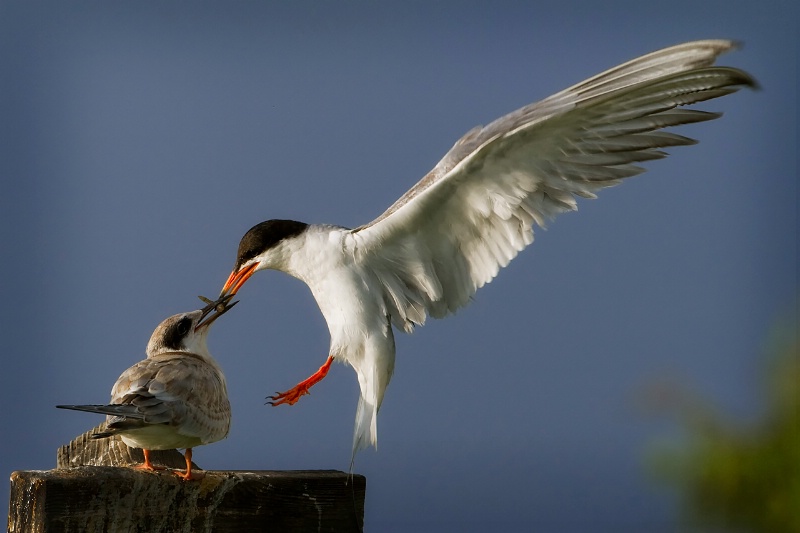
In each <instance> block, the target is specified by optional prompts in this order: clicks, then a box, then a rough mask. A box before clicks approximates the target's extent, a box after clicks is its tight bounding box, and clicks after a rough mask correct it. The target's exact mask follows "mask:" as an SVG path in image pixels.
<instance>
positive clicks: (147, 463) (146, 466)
mask: <svg viewBox="0 0 800 533" xmlns="http://www.w3.org/2000/svg"><path fill="white" fill-rule="evenodd" d="M142 453H143V454H144V462H143V463H142V464H140V465H136V466H135V467H134V468H136V469H138V470H148V471H150V472H155V471H156V470H165V468H164V467H163V466H156V465H154V464H153V463H151V462H150V450H144V449H143V450H142Z"/></svg>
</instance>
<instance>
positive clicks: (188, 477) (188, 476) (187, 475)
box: [172, 470, 206, 481]
mask: <svg viewBox="0 0 800 533" xmlns="http://www.w3.org/2000/svg"><path fill="white" fill-rule="evenodd" d="M172 473H173V474H175V475H176V476H177V477H179V478H181V479H182V480H183V481H197V480H200V479H203V478H204V477H206V474H205V472H195V471H194V470H192V471H191V472H181V471H180V470H173V471H172Z"/></svg>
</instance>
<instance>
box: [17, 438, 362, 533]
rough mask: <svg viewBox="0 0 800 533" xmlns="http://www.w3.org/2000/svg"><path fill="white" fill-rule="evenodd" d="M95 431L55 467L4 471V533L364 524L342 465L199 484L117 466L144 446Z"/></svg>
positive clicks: (177, 457) (356, 479) (173, 457)
mask: <svg viewBox="0 0 800 533" xmlns="http://www.w3.org/2000/svg"><path fill="white" fill-rule="evenodd" d="M94 431H95V430H91V431H89V432H87V433H85V434H84V435H81V436H80V437H78V438H76V439H75V440H74V441H72V442H71V443H70V444H68V445H66V446H63V447H61V448H60V449H59V451H58V465H59V468H57V469H55V470H48V471H21V472H14V473H13V474H12V475H11V501H10V510H9V516H8V531H9V532H10V533H11V532H13V533H17V532H25V533H51V532H66V531H80V532H86V533H99V532H109V533H117V532H142V533H145V532H146V533H161V532H164V533H167V532H168V533H173V532H196V531H209V532H221V533H222V532H242V531H361V529H362V527H363V520H364V496H365V491H366V479H365V478H364V477H363V476H360V475H348V474H346V473H344V472H339V471H254V472H249V471H205V472H204V473H205V476H204V477H203V478H202V479H200V480H197V481H183V480H181V479H179V478H177V477H176V476H175V475H173V474H172V473H171V472H170V471H169V470H165V471H159V472H145V471H141V470H135V469H133V468H125V467H122V468H121V467H120V466H119V465H131V464H136V463H140V462H141V457H142V456H141V450H130V451H129V450H128V448H127V446H125V444H124V443H122V442H120V441H117V442H116V443H114V442H109V441H108V440H107V439H106V440H103V441H98V440H90V439H89V438H88V436H89V434H91V433H92V432H94ZM104 442H105V445H103V443H104ZM137 452H138V457H137ZM154 459H155V461H154V462H159V463H161V464H164V465H165V466H172V467H176V468H183V467H185V462H184V460H183V455H182V454H180V453H179V452H177V451H176V450H169V451H168V452H162V453H161V454H159V455H158V456H155V454H154ZM86 465H90V466H86ZM98 465H100V466H98ZM108 465H113V466H108Z"/></svg>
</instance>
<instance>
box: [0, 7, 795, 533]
mask: <svg viewBox="0 0 800 533" xmlns="http://www.w3.org/2000/svg"><path fill="white" fill-rule="evenodd" d="M288 4H289V3H288V2H286V3H269V2H233V3H227V2H226V3H222V2H219V3H212V2H201V3H192V4H189V3H177V2H175V3H165V2H136V3H134V2H126V3H117V2H69V3H67V2H21V1H3V2H0V67H1V68H2V72H3V75H2V77H0V94H2V98H0V112H2V121H0V136H2V137H0V154H2V157H0V161H2V172H1V174H2V180H1V181H0V184H1V185H0V187H1V189H0V190H1V191H2V192H1V193H0V208H1V210H0V217H2V225H0V239H2V246H3V252H4V253H3V254H2V257H1V258H0V274H1V275H2V279H3V280H4V281H3V292H4V293H5V294H6V296H7V298H8V300H7V301H6V302H5V304H4V305H3V306H2V310H1V311H0V316H1V317H2V320H0V324H2V326H1V327H2V333H3V339H4V340H5V343H6V347H5V354H4V359H3V361H4V363H3V378H2V380H3V386H2V387H0V401H2V404H3V405H4V406H5V408H4V409H2V411H0V419H1V420H2V432H0V452H1V453H0V465H1V466H0V472H2V473H5V475H9V474H10V473H11V472H12V471H13V470H28V469H49V468H52V467H54V466H55V453H56V449H57V447H58V446H59V445H61V444H64V443H66V442H68V441H69V440H70V439H71V438H73V437H74V436H76V435H78V434H79V433H81V432H83V431H85V430H86V429H88V428H89V427H91V426H92V425H94V424H96V423H97V422H99V419H97V418H93V417H91V416H89V415H85V414H78V413H67V412H63V411H57V410H56V409H55V408H54V407H53V406H54V405H56V404H59V403H98V402H104V401H106V400H107V398H108V395H109V391H110V389H111V386H112V384H113V383H114V381H115V379H116V378H117V376H118V375H119V374H120V373H121V372H122V371H123V370H124V369H125V368H127V367H128V366H130V365H131V364H133V363H134V362H136V361H138V360H140V359H141V358H142V357H143V355H144V348H145V344H146V342H147V340H148V338H149V336H150V334H151V332H152V330H153V329H154V328H155V326H156V325H157V324H158V323H159V322H160V321H161V320H162V319H163V318H165V317H167V316H169V315H171V314H174V313H177V312H181V311H188V310H191V309H195V308H197V307H198V306H199V305H200V303H199V301H198V300H197V299H196V295H198V294H205V295H208V296H214V295H216V294H217V292H218V291H219V289H220V287H221V285H222V283H223V282H224V281H225V278H226V277H227V275H228V273H229V271H230V268H231V267H232V265H233V260H234V253H235V250H236V245H237V243H238V239H239V238H240V237H241V235H242V233H243V232H244V231H246V230H247V229H248V228H250V227H251V226H252V225H253V224H255V223H257V222H260V221H262V220H265V219H268V218H293V219H297V220H303V221H306V222H329V223H336V224H341V225H345V226H357V225H359V224H362V223H364V222H367V221H369V220H371V219H372V218H374V217H375V216H377V215H378V214H380V213H381V212H382V211H383V210H384V209H385V208H386V207H387V206H389V205H390V204H391V203H392V202H393V201H394V200H395V199H396V198H397V197H398V196H400V195H401V194H402V193H403V192H404V191H405V190H407V189H408V188H409V187H411V186H412V185H413V184H414V183H415V182H416V181H417V180H418V179H419V178H421V177H422V176H423V175H424V174H425V173H426V172H427V171H428V170H429V169H430V168H431V167H432V166H433V165H434V164H435V163H436V162H437V161H438V159H439V158H440V157H441V156H442V155H443V154H444V153H445V152H446V151H447V149H448V148H449V147H450V146H451V145H452V143H453V142H455V140H456V139H458V138H459V137H460V136H461V135H462V134H463V133H464V132H466V131H467V130H468V129H470V128H471V127H472V126H474V125H476V124H481V123H483V124H485V123H487V122H489V121H491V120H493V119H494V118H496V117H498V116H500V115H502V114H504V113H507V112H509V111H512V110H514V109H516V108H518V107H520V106H522V105H525V104H527V103H529V102H532V101H535V100H539V99H541V98H544V97H546V96H548V95H550V94H551V93H553V92H556V91H558V90H560V89H562V88H565V87H567V86H569V85H571V84H573V83H576V82H578V81H580V80H583V79H585V78H587V77H589V76H591V75H594V74H596V73H597V72H600V71H602V70H605V69H606V68H609V67H612V66H614V65H616V64H618V63H620V62H623V61H626V60H628V59H631V58H633V57H635V56H638V55H641V54H644V53H647V52H650V51H652V50H655V49H658V48H661V47H663V46H668V45H671V44H676V43H679V42H682V41H687V40H692V39H701V38H720V37H721V38H733V39H737V40H741V41H742V42H743V43H744V47H743V48H742V49H741V50H739V51H736V52H734V53H731V54H729V55H726V56H723V58H722V61H721V62H722V63H723V64H729V65H733V66H737V67H740V68H743V69H745V70H747V71H749V72H750V73H752V74H753V75H754V76H755V77H756V78H757V79H758V80H759V82H760V83H761V85H762V86H763V90H761V91H759V92H751V91H744V92H740V93H737V94H735V95H733V96H731V97H727V98H724V99H722V100H714V101H712V102H709V103H706V104H705V105H703V106H702V109H708V110H713V111H725V116H724V117H723V118H722V119H721V120H717V121H713V122H710V123H705V124H699V125H693V126H689V127H684V128H681V129H680V130H679V131H678V132H679V133H681V134H684V135H689V136H691V137H694V138H697V139H700V141H701V143H700V144H699V145H698V146H693V147H682V148H675V149H672V150H671V152H672V153H673V156H671V157H670V158H668V159H666V160H662V161H655V162H652V163H651V164H648V165H647V166H648V168H649V169H650V171H649V172H647V173H646V174H644V175H642V176H640V177H637V178H633V179H632V180H630V181H628V182H626V183H625V184H623V185H622V186H620V187H617V188H614V189H611V190H607V191H604V192H603V193H602V194H601V196H600V198H599V199H598V200H596V201H583V202H581V203H580V211H579V212H578V213H575V214H567V215H564V216H562V217H561V218H560V219H558V220H556V221H555V222H554V223H552V224H551V225H550V228H549V229H548V231H546V232H543V231H539V232H538V233H537V235H536V242H535V243H534V244H533V245H532V246H531V247H530V248H529V249H528V250H526V251H525V252H524V253H522V254H521V255H520V256H519V257H518V258H517V259H516V260H515V261H514V262H512V263H511V265H510V266H509V267H508V268H506V269H505V270H503V271H502V272H501V273H500V275H499V277H498V278H497V279H496V280H495V281H494V282H492V283H491V284H490V285H488V286H486V287H485V288H484V289H482V290H481V291H479V292H478V294H477V295H476V298H475V302H474V303H473V304H472V305H471V306H469V307H468V308H466V309H465V310H463V311H462V312H460V313H459V314H458V315H456V316H455V317H451V318H449V319H447V320H442V321H434V320H432V321H430V322H429V323H428V325H427V326H425V327H424V328H420V329H418V331H417V332H416V333H415V334H414V335H412V336H406V335H402V334H398V335H397V344H398V356H397V366H396V371H395V377H394V380H393V382H392V384H391V385H390V387H389V389H388V392H387V396H386V399H385V402H384V407H383V409H382V411H381V413H380V418H379V426H378V427H379V449H378V451H377V452H375V451H373V450H369V451H367V452H365V453H361V454H360V455H359V456H358V457H357V460H356V471H357V472H359V473H362V474H364V475H366V476H367V502H366V528H367V530H368V531H447V530H458V531H485V530H488V529H494V530H501V529H503V530H505V531H515V530H516V531H529V530H531V529H532V528H535V529H536V530H537V531H584V532H591V531H645V530H647V531H673V530H674V529H675V523H676V520H677V519H678V515H677V506H676V498H675V495H674V493H672V492H670V491H669V490H668V489H665V488H663V487H660V486H658V485H656V484H654V483H653V481H652V479H651V478H650V477H649V476H648V474H647V470H646V468H645V458H646V456H647V452H648V450H649V449H651V446H652V445H653V443H654V442H658V441H661V440H662V439H672V438H679V437H680V432H679V428H678V427H677V426H676V425H675V424H674V423H673V422H671V421H669V420H667V419H664V418H659V417H656V416H653V415H651V414H648V413H647V410H646V409H644V408H643V406H642V402H641V397H642V396H643V394H644V392H643V391H646V390H647V389H648V388H649V387H651V386H653V384H657V383H662V382H664V381H668V382H675V383H678V384H680V385H681V386H685V387H689V388H692V389H695V390H697V391H699V392H700V393H701V394H702V395H704V396H705V397H707V398H708V399H710V400H711V401H713V402H714V403H715V404H716V405H717V406H719V408H720V409H722V410H724V411H725V412H727V413H729V414H730V415H731V416H732V417H734V418H735V419H737V420H742V421H747V420H753V419H754V418H756V417H757V416H758V414H759V412H760V409H761V407H762V405H763V396H762V392H763V391H762V390H761V388H760V386H761V370H762V367H763V364H764V360H763V359H764V357H763V355H764V347H765V344H766V341H767V338H768V336H769V333H770V329H771V328H772V327H773V325H774V324H775V323H776V321H777V320H779V319H782V318H786V317H787V316H789V314H790V313H791V312H792V311H793V309H794V308H795V306H796V303H797V294H798V292H797V229H798V227H797V167H796V164H797V159H796V149H797V129H796V118H797V108H796V87H797V77H796V65H797V33H798V32H797V30H798V28H797V20H798V16H797V15H798V13H797V11H798V8H797V7H796V6H797V4H796V2H790V1H786V2H766V3H765V2H721V1H720V2H697V1H691V2H688V1H673V2H669V3H668V4H667V5H665V4H663V3H662V4H659V3H653V2H621V1H609V2H491V3H490V2H459V3H455V2H454V3H448V2H430V3H429V2H404V3H396V4H389V3H381V4H380V5H376V3H370V2H363V3H357V2H344V3H334V2H293V3H292V4H291V6H290V5H288ZM239 296H240V298H241V303H240V304H239V306H238V307H237V308H236V310H235V311H233V312H231V313H230V314H229V315H228V316H226V317H225V319H223V320H221V321H219V322H218V323H217V324H216V325H215V326H214V331H213V333H212V335H211V338H210V343H209V344H210V347H211V351H212V353H213V354H214V355H215V356H216V358H217V359H218V360H219V361H220V363H221V365H222V366H223V368H224V369H225V371H226V374H227V377H228V383H229V387H230V393H231V401H232V404H233V410H234V422H233V429H232V431H231V434H230V436H229V437H228V439H227V440H225V441H222V442H220V443H217V444H214V445H210V446H207V447H202V448H199V449H197V450H196V451H195V459H196V461H197V463H198V464H199V465H200V466H202V467H204V468H207V469H341V470H346V469H347V468H348V464H349V459H350V445H351V436H352V427H353V417H354V414H355V407H356V401H357V397H358V383H357V380H356V377H355V374H354V372H353V371H352V370H351V369H349V368H346V367H344V366H338V365H337V366H335V367H334V368H333V369H332V371H331V373H330V374H329V376H328V378H327V379H325V380H324V381H323V382H322V383H320V384H319V385H317V386H316V387H315V388H314V389H313V391H312V395H311V396H310V397H307V398H304V399H303V400H302V401H301V402H299V403H298V404H297V405H295V406H293V407H282V408H274V409H273V408H270V407H268V406H264V396H266V395H267V394H270V393H272V392H273V391H277V390H285V389H287V388H289V387H290V386H292V385H294V384H295V383H296V382H297V381H299V380H300V379H303V378H305V377H307V376H308V375H309V374H310V373H311V372H313V371H314V370H316V369H317V368H318V366H319V365H320V364H322V363H323V362H324V360H325V357H326V355H327V347H328V341H329V337H328V332H327V328H326V326H325V323H324V321H323V318H322V316H321V315H320V313H319V311H318V309H317V307H316V304H315V302H314V300H313V299H312V297H311V294H310V292H309V291H308V290H307V288H306V287H305V286H304V285H303V284H302V283H301V282H299V281H297V280H294V279H293V278H290V277H288V276H285V275H283V274H279V273H272V272H270V273H262V274H259V275H258V276H256V277H255V278H254V279H253V280H252V281H251V282H249V283H248V284H247V286H246V287H245V288H244V289H243V290H242V291H241V292H240V294H239ZM7 499H8V492H7V486H3V485H2V484H0V500H2V501H7ZM643 528H646V529H643Z"/></svg>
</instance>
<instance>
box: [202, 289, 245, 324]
mask: <svg viewBox="0 0 800 533" xmlns="http://www.w3.org/2000/svg"><path fill="white" fill-rule="evenodd" d="M199 298H200V299H201V300H203V301H204V302H205V303H206V306H205V307H204V308H203V309H202V311H203V314H202V315H201V316H200V322H198V323H197V326H195V328H194V330H195V331H198V330H199V329H200V328H207V327H208V326H210V325H211V324H213V323H214V321H215V320H216V319H218V318H219V317H221V316H222V315H224V314H225V313H227V312H228V309H230V308H231V307H233V306H234V305H236V304H238V303H239V302H238V301H235V302H233V303H232V304H230V305H229V302H230V301H231V299H232V298H233V295H232V294H229V295H228V296H223V297H221V298H219V299H217V301H212V300H210V299H209V298H206V297H204V296H200V297H199Z"/></svg>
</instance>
